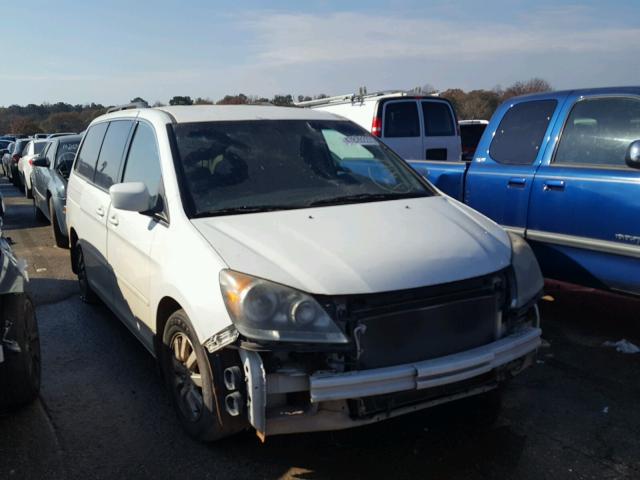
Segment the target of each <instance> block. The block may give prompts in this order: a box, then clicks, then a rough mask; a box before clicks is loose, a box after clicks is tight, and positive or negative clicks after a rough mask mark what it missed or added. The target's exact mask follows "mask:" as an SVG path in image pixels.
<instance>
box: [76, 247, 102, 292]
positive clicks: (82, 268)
mask: <svg viewBox="0 0 640 480" xmlns="http://www.w3.org/2000/svg"><path fill="white" fill-rule="evenodd" d="M75 261H76V272H77V275H78V285H79V286H80V300H82V301H83V302H84V303H89V304H93V303H97V302H98V296H97V295H96V292H94V291H93V289H92V288H91V285H89V277H88V276H87V267H86V265H85V263H84V254H83V253H82V248H81V247H80V245H76V246H75Z"/></svg>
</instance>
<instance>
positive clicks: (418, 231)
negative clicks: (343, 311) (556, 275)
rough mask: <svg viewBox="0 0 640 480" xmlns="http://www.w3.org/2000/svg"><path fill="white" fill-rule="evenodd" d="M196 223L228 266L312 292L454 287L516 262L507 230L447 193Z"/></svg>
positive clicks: (194, 222) (339, 292)
mask: <svg viewBox="0 0 640 480" xmlns="http://www.w3.org/2000/svg"><path fill="white" fill-rule="evenodd" d="M192 222H193V224H194V225H195V227H196V228H197V229H198V230H199V231H200V233H201V234H202V235H203V236H204V237H205V238H206V239H207V240H208V241H209V243H210V244H211V245H212V247H213V248H214V249H215V250H216V251H217V252H218V254H219V255H220V256H221V257H222V259H223V260H224V262H225V263H226V264H227V265H228V266H229V268H231V269H233V270H236V271H239V272H243V273H247V274H250V275H254V276H257V277H262V278H265V279H268V280H272V281H274V282H278V283H281V284H284V285H289V286H291V287H294V288H297V289H299V290H303V291H306V292H310V293H315V294H325V295H343V294H358V293H373V292H383V291H392V290H401V289H407V288H414V287H421V286H427V285H436V284H441V283H448V282H453V281H456V280H462V279H466V278H472V277H476V276H480V275H484V274H488V273H492V272H495V271H497V270H500V269H502V268H504V267H506V266H507V265H508V264H509V262H510V259H511V245H510V242H509V238H508V236H507V234H506V233H505V232H504V230H502V229H501V228H500V227H498V226H497V225H496V224H495V223H493V222H492V221H490V220H488V219H487V218H485V217H483V216H482V215H480V214H479V213H477V212H475V211H474V210H471V209H470V208H469V207H467V206H465V205H462V204H460V203H459V202H456V201H455V200H452V199H450V198H448V197H445V196H434V197H427V198H415V199H407V200H393V201H383V202H371V203H359V204H351V205H339V206H329V207H321V208H309V209H300V210H285V211H277V212H265V213H252V214H244V215H230V216H219V217H210V218H200V219H194V220H192Z"/></svg>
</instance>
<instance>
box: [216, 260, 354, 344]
mask: <svg viewBox="0 0 640 480" xmlns="http://www.w3.org/2000/svg"><path fill="white" fill-rule="evenodd" d="M220 289H221V290H222V297H223V298H224V303H225V305H226V307H227V311H228V312H229V315H230V316H231V320H232V321H233V323H234V325H235V326H236V328H237V329H238V331H239V332H240V333H241V334H242V335H244V336H246V337H247V338H251V339H254V340H266V341H280V342H301V343H302V342H306V343H348V341H349V340H348V339H347V337H346V336H345V335H344V333H342V331H341V330H340V329H339V328H338V326H337V325H336V324H335V322H334V321H333V320H332V319H331V317H329V315H328V314H327V312H326V311H325V310H324V309H323V308H322V307H321V306H320V304H319V303H318V302H317V301H316V300H315V299H314V298H313V297H311V296H310V295H308V294H306V293H303V292H300V291H299V290H296V289H294V288H291V287H286V286H284V285H280V284H278V283H274V282H270V281H268V280H263V279H261V278H256V277H252V276H250V275H246V274H244V273H239V272H234V271H233V270H222V271H220Z"/></svg>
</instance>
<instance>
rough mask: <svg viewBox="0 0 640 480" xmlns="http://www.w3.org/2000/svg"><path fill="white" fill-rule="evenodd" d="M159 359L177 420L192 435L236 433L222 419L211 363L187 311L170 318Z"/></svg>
mask: <svg viewBox="0 0 640 480" xmlns="http://www.w3.org/2000/svg"><path fill="white" fill-rule="evenodd" d="M159 360H160V362H161V368H162V373H163V377H164V379H165V382H166V385H167V388H168V389H169V393H170V394H171V399H172V401H173V404H174V407H175V410H176V412H177V414H178V419H179V420H180V423H181V424H182V427H183V428H184V429H185V430H186V431H187V433H188V434H189V435H191V436H192V437H194V438H195V439H197V440H200V441H204V442H211V441H214V440H218V439H220V438H223V437H226V436H228V435H230V434H232V433H235V430H234V431H228V430H227V429H225V428H224V426H223V425H222V422H221V421H220V415H221V413H220V411H219V409H220V408H222V406H221V405H220V404H219V403H218V401H217V399H216V395H215V391H214V382H213V373H212V368H211V364H210V362H209V358H208V356H207V354H206V352H205V350H204V348H203V347H202V345H200V342H199V341H198V337H197V336H196V334H195V332H194V330H193V327H192V325H191V322H190V321H189V317H187V314H186V313H185V312H184V310H178V311H176V312H174V313H173V314H172V315H171V316H170V317H169V320H167V323H166V325H165V328H164V333H163V336H162V351H161V352H160V355H159Z"/></svg>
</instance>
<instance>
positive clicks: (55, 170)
mask: <svg viewBox="0 0 640 480" xmlns="http://www.w3.org/2000/svg"><path fill="white" fill-rule="evenodd" d="M81 140H82V137H81V136H80V135H66V136H63V137H57V138H54V139H52V140H51V141H50V142H49V145H48V146H47V148H46V150H45V151H44V152H42V154H41V155H40V157H39V158H37V159H36V160H34V161H33V175H32V178H33V186H32V189H33V203H34V205H35V207H36V215H38V216H40V217H42V218H45V219H47V220H49V222H51V229H52V230H53V238H54V239H55V242H56V245H57V246H58V247H63V248H67V247H68V246H69V239H68V237H67V223H66V221H65V220H66V215H65V202H66V193H67V180H68V179H69V173H70V172H71V166H72V165H73V159H74V158H75V155H76V151H77V150H78V145H79V144H80V141H81Z"/></svg>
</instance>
